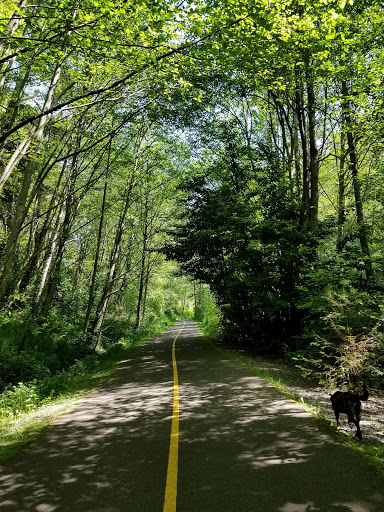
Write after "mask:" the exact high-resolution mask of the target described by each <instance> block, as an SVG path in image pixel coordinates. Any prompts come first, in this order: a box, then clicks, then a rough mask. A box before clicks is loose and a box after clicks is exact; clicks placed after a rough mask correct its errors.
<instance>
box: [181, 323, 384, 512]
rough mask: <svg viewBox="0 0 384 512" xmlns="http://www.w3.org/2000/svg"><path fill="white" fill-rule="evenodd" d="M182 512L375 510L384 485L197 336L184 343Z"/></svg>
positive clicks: (321, 428)
mask: <svg viewBox="0 0 384 512" xmlns="http://www.w3.org/2000/svg"><path fill="white" fill-rule="evenodd" d="M178 351H179V352H178V354H177V357H178V366H179V381H180V399H181V405H180V407H181V409H180V414H181V423H180V459H179V461H180V476H179V492H178V512H211V511H220V512H227V511H228V512H229V511H241V512H255V511H260V512H272V511H273V512H379V511H381V512H382V511H383V510H384V479H381V478H380V477H378V476H377V475H376V474H375V473H374V472H373V470H371V469H370V468H367V467H366V466H365V465H364V464H362V462H361V459H360V458H359V457H358V456H356V455H355V454H354V453H351V452H350V450H349V449H347V448H346V447H344V446H341V445H340V444H339V443H338V441H336V440H335V438H334V437H332V436H330V435H329V433H328V427H327V426H325V425H323V424H322V423H320V422H319V421H317V420H315V418H314V417H313V416H312V415H310V414H309V413H307V412H306V411H305V410H304V409H303V408H301V407H299V406H298V405H297V404H295V403H294V402H292V401H290V400H288V399H286V398H285V396H284V395H282V394H281V393H279V392H278V391H277V390H276V389H275V388H273V387H272V386H271V385H269V384H268V383H267V382H266V381H264V380H263V379H260V378H258V377H257V376H255V375H254V374H253V373H252V372H251V371H250V370H249V369H248V368H247V367H246V366H245V365H243V364H241V363H239V362H238V361H235V360H234V359H232V358H231V357H230V356H228V355H227V354H226V353H224V352H221V351H218V350H217V349H215V348H214V347H213V346H212V345H210V344H208V343H207V342H204V341H203V339H202V337H201V336H199V335H198V334H197V333H196V331H193V330H191V332H190V335H189V337H188V339H185V340H183V343H182V344H181V343H180V344H179V349H178Z"/></svg>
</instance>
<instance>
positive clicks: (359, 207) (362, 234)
mask: <svg viewBox="0 0 384 512" xmlns="http://www.w3.org/2000/svg"><path fill="white" fill-rule="evenodd" d="M341 87H342V94H343V113H344V116H345V126H346V130H347V143H348V154H349V163H350V170H351V175H352V185H353V191H354V196H355V209H356V219H357V226H358V229H359V240H360V247H361V251H362V253H363V255H364V264H365V274H366V276H367V279H369V280H371V279H372V278H373V269H372V260H371V252H370V249H369V244H368V234H367V226H366V224H365V220H364V211H363V200H362V197H361V185H360V178H359V166H358V160H357V152H356V146H355V139H354V134H353V127H352V117H351V106H350V101H349V99H348V98H349V93H348V87H347V83H346V81H345V80H344V81H343V82H342V84H341Z"/></svg>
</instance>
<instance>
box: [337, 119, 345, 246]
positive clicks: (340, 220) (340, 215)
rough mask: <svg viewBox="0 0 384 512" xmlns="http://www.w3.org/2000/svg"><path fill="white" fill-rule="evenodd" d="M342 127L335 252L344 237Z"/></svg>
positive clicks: (343, 150) (342, 132)
mask: <svg viewBox="0 0 384 512" xmlns="http://www.w3.org/2000/svg"><path fill="white" fill-rule="evenodd" d="M343 129H344V126H343V127H342V131H341V134H340V157H339V170H338V178H339V189H338V195H337V210H338V212H337V243H336V248H337V251H338V252H340V251H341V249H342V241H343V237H344V226H345V134H344V131H343Z"/></svg>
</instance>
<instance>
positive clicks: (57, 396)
mask: <svg viewBox="0 0 384 512" xmlns="http://www.w3.org/2000/svg"><path fill="white" fill-rule="evenodd" d="M174 321H175V318H173V317H171V316H166V317H164V318H163V319H162V320H161V321H158V322H152V323H148V324H146V325H143V326H142V327H141V328H140V329H139V330H137V331H133V330H130V331H129V332H128V334H126V335H125V336H124V337H120V339H119V340H118V341H114V342H113V343H110V344H108V343H105V346H106V348H103V349H100V350H99V351H97V352H94V353H93V354H90V355H88V356H85V357H84V358H82V359H80V360H78V361H76V362H75V363H74V364H73V365H72V366H70V367H69V369H68V370H65V371H62V372H60V373H58V374H56V375H52V376H46V377H42V378H35V379H32V380H31V381H29V382H19V383H17V384H12V385H10V386H8V388H7V389H6V390H5V391H3V393H2V394H0V463H2V462H4V461H5V460H6V459H8V458H9V457H10V456H12V455H13V454H14V453H16V452H17V451H18V450H19V449H20V448H21V447H22V446H23V445H25V444H26V443H28V442H29V441H31V439H33V438H34V437H35V436H36V435H37V434H38V433H39V432H40V431H41V429H42V428H44V427H45V426H46V425H47V424H49V423H50V422H51V421H52V420H53V419H54V418H55V417H56V416H57V415H59V414H61V413H62V412H64V411H65V410H66V409H67V408H68V407H69V406H71V405H72V404H74V403H75V402H76V401H77V400H78V399H79V398H81V397H82V396H84V394H86V393H88V392H89V391H91V390H92V389H94V388H95V387H97V386H98V385H99V384H100V383H101V382H102V381H103V380H104V379H105V378H106V377H107V376H108V375H109V374H110V373H111V372H112V371H113V369H114V368H115V367H116V364H117V363H118V362H119V361H121V360H122V359H124V358H126V357H128V356H129V354H130V353H131V352H132V351H133V350H135V349H136V348H137V347H139V346H140V345H142V344H143V343H145V342H146V341H147V340H148V339H151V338H152V337H153V336H155V335H156V334H158V333H159V332H162V331H163V330H165V329H167V328H168V327H169V326H170V325H172V324H173V323H174ZM120 327H121V326H120Z"/></svg>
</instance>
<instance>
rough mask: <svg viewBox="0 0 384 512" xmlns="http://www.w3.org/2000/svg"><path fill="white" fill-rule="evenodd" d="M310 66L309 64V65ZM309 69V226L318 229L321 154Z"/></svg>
mask: <svg viewBox="0 0 384 512" xmlns="http://www.w3.org/2000/svg"><path fill="white" fill-rule="evenodd" d="M308 65H309V64H308ZM310 75H311V73H310V72H309V71H308V69H307V100H308V132H309V183H310V196H309V225H310V228H311V230H314V229H316V227H317V224H318V216H319V152H318V149H317V144H316V118H315V92H314V89H313V82H312V77H311V76H310Z"/></svg>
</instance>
